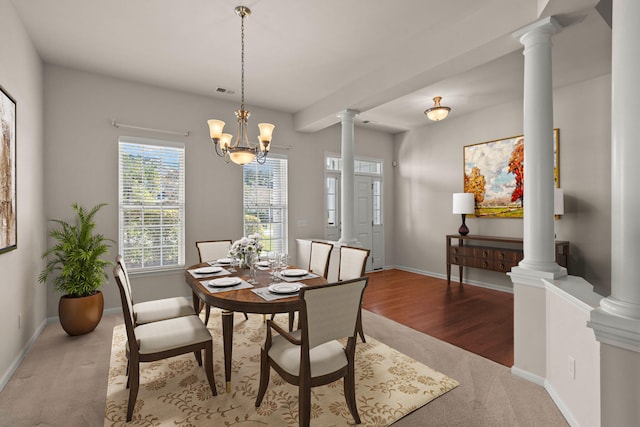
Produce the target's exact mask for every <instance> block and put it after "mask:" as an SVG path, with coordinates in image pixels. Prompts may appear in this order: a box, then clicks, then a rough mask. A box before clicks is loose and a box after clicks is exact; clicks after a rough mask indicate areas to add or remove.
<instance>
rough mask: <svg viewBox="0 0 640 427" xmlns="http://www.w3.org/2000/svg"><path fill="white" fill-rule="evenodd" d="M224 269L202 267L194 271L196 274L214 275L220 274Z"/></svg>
mask: <svg viewBox="0 0 640 427" xmlns="http://www.w3.org/2000/svg"><path fill="white" fill-rule="evenodd" d="M221 271H222V268H220V267H200V268H196V269H195V270H193V272H194V273H196V274H212V273H220V272H221Z"/></svg>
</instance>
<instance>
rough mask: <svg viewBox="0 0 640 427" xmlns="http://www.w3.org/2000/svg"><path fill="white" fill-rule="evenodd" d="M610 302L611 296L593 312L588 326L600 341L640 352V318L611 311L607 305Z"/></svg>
mask: <svg viewBox="0 0 640 427" xmlns="http://www.w3.org/2000/svg"><path fill="white" fill-rule="evenodd" d="M610 303H611V297H609V298H605V299H603V300H602V301H601V303H600V307H598V308H596V309H595V310H593V311H592V312H591V320H590V321H589V322H587V326H589V327H590V328H592V329H593V332H594V333H595V334H596V339H597V340H598V341H600V342H602V343H605V344H609V345H612V346H616V347H620V348H623V349H625V350H630V351H634V352H636V353H640V319H634V318H631V317H624V316H621V315H619V314H616V313H612V312H610V311H609V310H607V308H606V305H605V304H607V305H610Z"/></svg>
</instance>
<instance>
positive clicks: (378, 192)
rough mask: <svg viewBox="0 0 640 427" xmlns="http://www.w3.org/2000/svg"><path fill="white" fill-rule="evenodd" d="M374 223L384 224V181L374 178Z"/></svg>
mask: <svg viewBox="0 0 640 427" xmlns="http://www.w3.org/2000/svg"><path fill="white" fill-rule="evenodd" d="M371 190H372V194H371V196H372V198H373V225H382V181H381V180H380V179H374V180H373V183H372V189H371Z"/></svg>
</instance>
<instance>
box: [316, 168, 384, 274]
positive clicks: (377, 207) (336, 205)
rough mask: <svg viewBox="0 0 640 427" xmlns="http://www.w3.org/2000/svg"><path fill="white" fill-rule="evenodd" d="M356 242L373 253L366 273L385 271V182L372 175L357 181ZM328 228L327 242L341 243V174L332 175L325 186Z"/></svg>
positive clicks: (329, 175) (359, 177)
mask: <svg viewBox="0 0 640 427" xmlns="http://www.w3.org/2000/svg"><path fill="white" fill-rule="evenodd" d="M354 185H355V187H356V188H355V199H356V200H355V209H354V211H355V212H354V214H355V222H356V224H355V225H356V238H357V239H358V243H359V245H360V246H362V247H364V248H367V249H369V250H370V251H371V252H370V253H369V259H368V260H367V266H366V271H371V270H376V269H382V268H383V267H384V233H383V226H382V179H381V178H380V177H372V176H368V175H356V177H355V184H354ZM325 196H326V208H327V224H326V228H325V239H327V240H332V241H338V240H340V237H341V225H340V215H341V213H340V174H339V173H338V174H335V173H328V174H327V178H326V185H325Z"/></svg>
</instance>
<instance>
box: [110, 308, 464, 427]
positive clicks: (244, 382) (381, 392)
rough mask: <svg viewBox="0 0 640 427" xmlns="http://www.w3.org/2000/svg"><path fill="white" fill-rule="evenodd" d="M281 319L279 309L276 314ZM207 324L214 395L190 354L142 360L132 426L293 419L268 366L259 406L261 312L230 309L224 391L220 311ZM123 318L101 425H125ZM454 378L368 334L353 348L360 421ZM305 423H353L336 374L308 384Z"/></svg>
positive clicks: (395, 414) (436, 392) (386, 420)
mask: <svg viewBox="0 0 640 427" xmlns="http://www.w3.org/2000/svg"><path fill="white" fill-rule="evenodd" d="M277 319H278V320H279V321H281V322H284V321H286V316H278V318H277ZM209 330H210V331H211V334H212V336H213V342H214V374H215V377H216V386H217V388H218V396H216V397H213V396H211V390H210V389H209V387H208V384H207V382H206V378H205V374H204V371H203V370H202V368H201V367H199V366H198V365H197V363H196V361H195V358H194V357H193V354H189V355H184V356H181V357H175V358H171V359H168V360H164V361H159V362H154V363H145V364H142V365H141V366H142V369H141V381H140V391H139V392H138V399H137V402H136V406H135V410H134V415H133V420H132V424H133V425H137V426H147V425H148V426H157V425H172V426H198V425H218V424H219V425H269V426H271V425H297V424H298V406H297V387H294V386H292V385H289V384H286V383H284V382H283V381H282V380H281V379H280V377H279V376H278V375H277V374H276V373H275V372H273V371H272V375H271V381H270V383H269V388H268V389H267V394H266V395H265V398H264V400H263V402H262V405H261V407H260V408H255V406H254V402H255V397H256V393H257V388H258V374H259V358H260V356H259V352H260V351H259V348H260V345H261V344H262V342H263V340H264V324H263V323H262V316H259V315H250V316H249V320H248V321H245V320H244V318H243V317H242V315H236V318H235V329H234V345H233V375H232V390H231V393H226V392H225V387H224V370H223V364H222V336H221V326H220V314H219V312H215V311H212V318H211V319H210V320H209ZM125 342H126V334H125V331H124V325H118V326H116V327H115V328H114V330H113V342H112V350H111V361H110V368H109V380H108V389H107V403H106V409H105V420H104V425H105V426H121V425H125V418H126V405H127V399H128V394H129V391H128V390H127V389H126V388H125V385H126V376H125V368H126V357H125V354H124V345H125ZM458 385H459V384H458V382H457V381H456V380H454V379H451V378H449V377H447V376H446V375H444V374H441V373H439V372H437V371H435V370H433V369H431V368H429V367H428V366H426V365H423V364H421V363H419V362H417V361H416V360H414V359H412V358H410V357H408V356H406V355H404V354H402V353H400V352H398V351H396V350H394V349H392V348H390V347H388V346H387V345H385V344H383V343H380V342H378V341H376V340H374V339H373V338H370V337H367V343H366V344H363V343H360V342H359V343H358V345H357V352H356V396H357V404H358V411H359V413H360V418H361V420H362V425H363V426H385V425H390V424H391V423H393V422H394V421H396V420H398V419H400V418H402V417H403V416H405V415H407V414H408V413H410V412H412V411H414V410H416V409H417V408H420V407H421V406H424V405H425V404H427V403H428V402H430V401H431V400H433V399H435V398H436V397H438V396H440V395H442V394H444V393H446V392H447V391H449V390H452V389H453V388H455V387H457V386H458ZM311 417H312V418H311V424H312V425H316V426H323V427H324V426H341V425H349V424H354V421H353V419H352V418H351V415H350V413H349V410H348V409H347V406H346V402H345V400H344V396H343V393H342V381H338V382H335V383H333V384H330V385H327V386H322V387H316V388H313V389H312V412H311Z"/></svg>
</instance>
